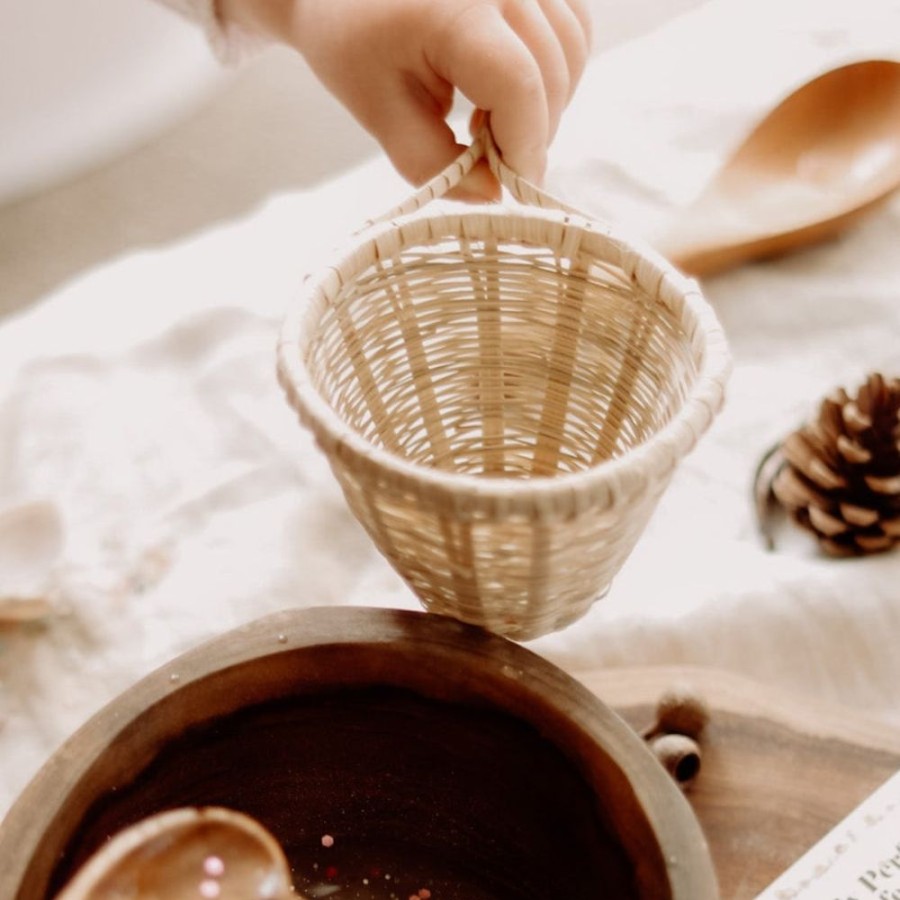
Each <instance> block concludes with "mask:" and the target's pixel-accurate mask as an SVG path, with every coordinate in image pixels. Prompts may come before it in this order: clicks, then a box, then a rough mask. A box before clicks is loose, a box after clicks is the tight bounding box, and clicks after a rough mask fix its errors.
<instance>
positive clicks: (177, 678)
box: [169, 672, 181, 684]
mask: <svg viewBox="0 0 900 900" xmlns="http://www.w3.org/2000/svg"><path fill="white" fill-rule="evenodd" d="M180 680H181V676H180V675H179V674H178V673H177V672H173V673H172V674H171V675H170V676H169V681H171V682H172V684H175V683H176V682H178V681H180Z"/></svg>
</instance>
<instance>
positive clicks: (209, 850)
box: [57, 807, 303, 900]
mask: <svg viewBox="0 0 900 900" xmlns="http://www.w3.org/2000/svg"><path fill="white" fill-rule="evenodd" d="M115 897H132V898H134V900H303V898H302V897H299V895H297V894H295V893H294V891H293V890H292V888H291V882H290V875H289V868H288V864H287V861H286V860H285V858H284V854H283V853H282V851H281V847H280V846H279V845H278V842H277V841H276V840H275V838H273V837H272V835H271V834H269V832H268V831H266V830H265V829H264V828H263V827H262V826H261V825H260V824H259V823H258V822H257V821H256V820H255V819H252V818H250V817H249V816H245V815H242V814H240V813H236V812H232V811H231V810H228V809H220V808H217V807H207V808H204V809H188V808H183V809H176V810H170V811H168V812H163V813H159V814H157V815H154V816H151V817H150V818H148V819H144V820H143V821H141V822H138V823H137V824H136V825H132V826H131V827H130V828H126V829H125V830H124V831H120V832H119V833H118V834H117V835H115V837H113V839H112V840H111V841H110V842H109V843H107V844H105V845H104V846H103V847H102V848H101V849H100V850H98V851H97V852H96V853H95V854H94V855H93V856H92V857H91V858H90V859H89V860H88V862H87V863H86V864H85V865H84V866H83V867H82V868H81V870H80V871H79V872H78V874H77V875H76V876H75V877H74V878H73V879H72V881H71V882H70V883H69V885H68V886H67V887H66V888H65V889H64V890H63V892H62V893H61V894H60V895H59V896H58V897H57V900H111V898H115Z"/></svg>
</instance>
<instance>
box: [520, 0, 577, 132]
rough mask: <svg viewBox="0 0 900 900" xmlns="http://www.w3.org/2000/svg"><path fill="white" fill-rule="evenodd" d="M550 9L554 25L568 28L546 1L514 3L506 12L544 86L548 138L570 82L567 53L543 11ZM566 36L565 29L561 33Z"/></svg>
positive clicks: (556, 123) (563, 105)
mask: <svg viewBox="0 0 900 900" xmlns="http://www.w3.org/2000/svg"><path fill="white" fill-rule="evenodd" d="M545 6H546V7H548V8H550V11H551V13H553V14H554V15H555V16H556V18H557V19H560V21H559V22H557V24H559V25H563V26H565V25H567V24H568V23H567V22H565V21H563V20H561V17H559V16H558V15H556V13H557V12H558V11H555V10H553V9H552V6H553V4H552V3H551V2H547V0H542V2H538V0H514V2H512V3H510V4H509V5H508V7H507V10H506V15H505V18H506V21H507V22H508V23H509V25H510V27H511V28H512V29H513V31H515V33H516V34H517V35H518V36H519V38H521V40H522V42H523V43H524V44H525V46H526V47H528V49H529V51H530V52H531V55H532V57H534V61H535V62H536V63H537V65H538V67H539V68H540V70H541V78H542V80H543V83H544V95H545V102H546V104H547V115H548V121H549V137H550V138H551V139H552V137H553V135H554V134H556V129H557V127H558V126H559V120H560V117H561V116H562V113H563V109H564V108H565V106H566V104H567V103H568V102H569V97H570V95H571V86H572V85H571V79H570V66H569V58H568V57H569V53H567V52H566V51H567V48H566V47H564V46H563V43H562V39H561V37H560V34H559V32H558V30H557V28H556V27H554V24H553V23H552V22H551V21H550V19H549V18H548V16H547V14H546V12H545ZM564 33H565V30H564ZM579 74H580V73H579Z"/></svg>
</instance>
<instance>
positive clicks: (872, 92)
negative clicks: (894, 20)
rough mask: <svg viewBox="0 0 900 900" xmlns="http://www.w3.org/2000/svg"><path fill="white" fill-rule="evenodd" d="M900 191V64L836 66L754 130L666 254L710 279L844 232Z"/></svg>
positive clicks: (672, 237)
mask: <svg viewBox="0 0 900 900" xmlns="http://www.w3.org/2000/svg"><path fill="white" fill-rule="evenodd" d="M898 185H900V62H894V61H888V60H866V61H863V62H856V63H851V64H849V65H844V66H841V67H840V68H836V69H832V70H830V71H828V72H825V73H824V74H822V75H820V76H818V77H816V78H814V79H813V80H812V81H809V82H807V83H806V84H804V85H803V86H802V87H800V88H799V89H798V90H796V91H795V92H794V93H792V94H790V95H789V96H788V97H787V98H786V99H785V100H783V101H782V102H781V103H780V104H779V105H778V106H776V107H775V109H773V110H772V112H771V113H769V114H768V115H767V116H766V117H765V118H764V119H763V120H762V121H761V122H760V123H759V125H757V126H756V128H754V129H753V131H752V132H751V133H750V134H749V136H748V137H747V138H746V139H745V140H744V141H743V142H742V143H741V145H740V146H739V147H738V149H737V151H736V152H735V153H734V154H733V155H732V156H731V158H730V159H729V160H728V161H727V162H726V163H725V165H724V166H723V167H722V169H721V170H720V171H719V173H718V175H716V176H715V178H714V179H713V180H712V181H711V182H710V184H709V185H708V187H707V188H706V189H705V190H704V191H703V192H702V193H701V195H700V196H699V198H698V199H697V200H696V201H695V202H694V203H693V204H692V205H691V206H690V207H689V208H688V209H687V210H686V212H685V214H684V215H683V217H682V218H680V220H679V221H678V223H677V224H676V226H675V227H674V228H673V229H672V230H671V231H670V232H669V233H668V234H667V235H666V236H665V237H664V238H663V239H662V240H660V241H659V242H658V245H659V249H660V250H661V251H662V252H663V253H664V255H666V256H668V257H669V259H671V260H672V262H673V263H674V264H675V265H676V266H678V267H679V268H681V269H682V270H683V271H685V272H688V273H690V274H693V275H707V274H710V273H713V272H717V271H720V270H722V269H725V268H727V267H729V266H734V265H737V264H739V263H742V262H746V261H748V260H751V259H759V258H763V257H769V256H775V255H778V254H781V253H784V252H785V251H788V250H793V249H795V248H799V247H801V246H804V245H807V244H812V243H814V242H817V241H821V240H824V239H826V238H829V237H832V236H834V235H836V234H837V233H838V232H839V231H840V230H842V229H843V228H846V227H847V226H848V225H850V224H851V223H853V222H854V221H855V220H856V219H857V218H858V217H859V216H861V215H862V214H863V213H865V212H867V211H868V210H869V209H871V208H872V207H873V206H874V205H875V204H877V203H879V202H880V201H882V200H884V199H885V198H886V197H887V196H888V195H889V194H890V193H891V192H892V191H894V190H895V189H896V188H897V187H898Z"/></svg>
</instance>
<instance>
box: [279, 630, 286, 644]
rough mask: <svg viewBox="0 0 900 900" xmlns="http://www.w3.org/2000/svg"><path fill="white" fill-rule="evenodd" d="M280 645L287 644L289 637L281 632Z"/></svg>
mask: <svg viewBox="0 0 900 900" xmlns="http://www.w3.org/2000/svg"><path fill="white" fill-rule="evenodd" d="M278 643H279V644H286V643H287V635H286V634H285V633H284V632H281V634H279V635H278Z"/></svg>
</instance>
